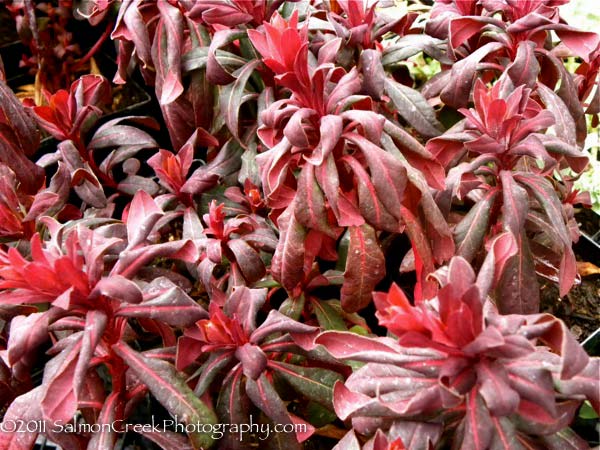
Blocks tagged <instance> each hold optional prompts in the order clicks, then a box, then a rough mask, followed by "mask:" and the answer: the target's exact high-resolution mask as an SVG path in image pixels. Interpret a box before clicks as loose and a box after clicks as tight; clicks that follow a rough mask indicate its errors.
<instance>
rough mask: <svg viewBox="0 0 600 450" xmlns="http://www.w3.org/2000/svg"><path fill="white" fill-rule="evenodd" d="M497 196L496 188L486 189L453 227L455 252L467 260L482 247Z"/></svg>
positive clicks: (471, 258)
mask: <svg viewBox="0 0 600 450" xmlns="http://www.w3.org/2000/svg"><path fill="white" fill-rule="evenodd" d="M497 196H498V191H497V190H495V189H492V190H490V191H488V192H487V193H486V194H485V196H484V197H483V198H482V199H481V200H479V201H478V202H477V203H476V204H475V206H473V207H472V208H471V209H470V210H469V212H468V213H467V215H465V217H464V218H463V219H462V220H461V221H460V222H459V223H458V224H457V225H456V228H455V229H454V239H455V242H456V246H457V249H456V254H457V255H459V256H462V257H463V258H465V259H466V260H467V261H469V262H470V261H472V260H473V258H475V256H476V255H477V252H479V251H480V250H481V248H482V245H483V240H484V238H485V236H486V234H487V232H488V224H489V220H490V214H491V210H492V207H493V206H494V204H495V202H496V198H497Z"/></svg>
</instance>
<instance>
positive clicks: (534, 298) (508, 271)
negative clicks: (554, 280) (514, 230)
mask: <svg viewBox="0 0 600 450" xmlns="http://www.w3.org/2000/svg"><path fill="white" fill-rule="evenodd" d="M515 239H516V244H517V248H518V251H517V253H516V254H515V255H514V256H511V257H510V258H509V259H508V260H507V262H506V264H505V266H504V271H503V273H502V275H501V277H500V279H499V282H498V286H497V288H496V292H497V293H496V299H497V302H498V309H499V310H500V312H501V313H503V314H512V313H519V314H531V313H536V312H537V311H538V310H539V303H540V293H539V286H538V283H537V278H536V277H537V276H536V273H535V267H534V264H533V256H532V254H531V250H530V248H529V243H528V240H527V237H526V236H525V233H524V231H522V232H521V234H519V235H518V236H515Z"/></svg>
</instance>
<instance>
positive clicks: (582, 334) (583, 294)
mask: <svg viewBox="0 0 600 450" xmlns="http://www.w3.org/2000/svg"><path fill="white" fill-rule="evenodd" d="M540 285H541V310H542V312H549V313H551V314H554V315H555V316H557V317H559V318H561V319H562V320H564V322H565V323H566V324H567V326H568V327H569V329H570V330H571V332H572V333H573V334H574V335H575V337H576V338H577V339H578V340H579V341H580V342H582V341H584V340H585V339H586V338H587V337H588V336H590V335H591V334H592V333H593V332H594V331H596V329H597V328H598V327H599V326H600V302H599V299H600V276H599V275H594V276H589V277H584V278H583V279H582V280H581V284H580V285H579V286H575V287H574V288H573V289H572V290H571V291H570V292H569V293H568V294H567V295H566V296H565V297H563V298H562V299H561V298H560V297H559V296H558V287H557V286H556V285H555V284H554V283H550V282H548V281H541V280H540Z"/></svg>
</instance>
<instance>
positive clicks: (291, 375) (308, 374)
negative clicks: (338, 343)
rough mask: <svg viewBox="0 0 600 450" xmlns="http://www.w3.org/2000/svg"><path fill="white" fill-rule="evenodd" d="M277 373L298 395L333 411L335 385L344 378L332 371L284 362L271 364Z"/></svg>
mask: <svg viewBox="0 0 600 450" xmlns="http://www.w3.org/2000/svg"><path fill="white" fill-rule="evenodd" d="M270 366H271V367H272V368H273V369H275V370H276V371H277V374H279V375H280V376H281V377H282V378H284V379H285V380H286V381H287V382H288V383H289V384H290V385H291V386H292V387H293V388H294V389H295V390H296V391H297V392H298V393H300V394H302V395H304V396H305V397H306V398H308V399H310V400H313V401H315V402H317V403H320V404H321V405H323V406H327V407H328V408H330V409H332V410H333V404H332V400H333V385H334V384H335V382H336V381H338V380H342V379H343V377H342V376H341V375H340V374H339V373H337V372H334V371H332V370H327V369H321V368H317V367H301V366H295V365H292V364H286V363H283V362H275V361H273V362H271V363H270Z"/></svg>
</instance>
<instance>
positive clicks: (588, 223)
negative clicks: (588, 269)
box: [575, 209, 600, 265]
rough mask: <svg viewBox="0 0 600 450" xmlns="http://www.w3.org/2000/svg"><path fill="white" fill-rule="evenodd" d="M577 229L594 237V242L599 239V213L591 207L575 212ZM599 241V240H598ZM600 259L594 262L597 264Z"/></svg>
mask: <svg viewBox="0 0 600 450" xmlns="http://www.w3.org/2000/svg"><path fill="white" fill-rule="evenodd" d="M575 218H576V219H577V223H578V224H579V229H580V230H581V231H583V232H584V233H585V234H587V235H588V236H590V237H594V236H595V237H596V239H595V240H596V242H599V241H598V240H599V239H600V215H598V214H596V213H595V212H594V211H592V210H591V209H580V210H579V211H577V213H576V214H575ZM599 243H600V242H599ZM599 263H600V261H598V262H597V263H596V265H598V264H599Z"/></svg>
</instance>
